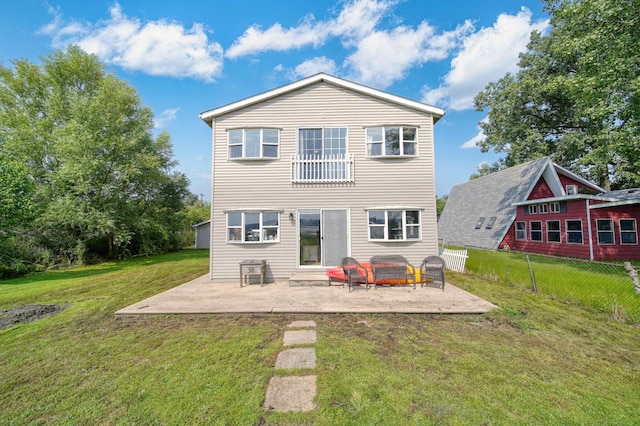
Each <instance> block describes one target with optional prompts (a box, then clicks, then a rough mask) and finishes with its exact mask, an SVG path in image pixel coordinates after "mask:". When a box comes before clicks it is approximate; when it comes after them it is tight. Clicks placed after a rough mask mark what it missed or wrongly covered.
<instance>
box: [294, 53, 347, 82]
mask: <svg viewBox="0 0 640 426" xmlns="http://www.w3.org/2000/svg"><path fill="white" fill-rule="evenodd" d="M337 70H338V66H337V65H336V63H335V61H334V60H333V59H330V58H327V57H326V56H319V57H317V58H312V59H309V60H306V61H304V62H303V63H301V64H300V65H298V66H297V67H295V69H293V70H292V71H291V72H290V73H289V74H290V77H291V78H293V79H297V78H302V77H308V76H310V75H313V74H317V73H319V72H324V73H327V74H331V75H335V74H336V72H337Z"/></svg>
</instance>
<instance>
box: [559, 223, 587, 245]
mask: <svg viewBox="0 0 640 426" xmlns="http://www.w3.org/2000/svg"><path fill="white" fill-rule="evenodd" d="M569 222H580V235H581V239H582V242H579V243H574V242H571V241H569V233H570V232H578V231H570V230H569ZM564 234H565V241H566V242H567V244H576V245H583V244H584V225H583V223H582V219H565V221H564Z"/></svg>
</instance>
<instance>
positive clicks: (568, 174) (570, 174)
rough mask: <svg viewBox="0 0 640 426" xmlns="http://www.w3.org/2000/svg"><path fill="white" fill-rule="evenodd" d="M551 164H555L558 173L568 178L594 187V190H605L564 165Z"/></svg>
mask: <svg viewBox="0 0 640 426" xmlns="http://www.w3.org/2000/svg"><path fill="white" fill-rule="evenodd" d="M553 165H554V166H555V168H556V169H558V170H559V171H560V174H562V175H564V176H566V177H568V178H571V179H573V180H575V181H577V182H579V183H581V184H583V185H585V186H588V187H590V188H592V189H594V190H596V191H598V192H607V191H606V190H605V189H604V188H600V187H599V186H598V185H596V184H594V183H591V182H589V181H588V180H586V179H584V178H581V177H580V176H578V175H577V174H575V173H573V172H571V171H569V170H567V169H565V168H564V167H562V166H559V165H557V164H556V163H553Z"/></svg>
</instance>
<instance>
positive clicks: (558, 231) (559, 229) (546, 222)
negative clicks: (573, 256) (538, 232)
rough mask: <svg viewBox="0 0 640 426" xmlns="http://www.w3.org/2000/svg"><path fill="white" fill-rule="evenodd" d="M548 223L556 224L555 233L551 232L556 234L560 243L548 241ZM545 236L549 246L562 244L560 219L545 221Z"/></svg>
mask: <svg viewBox="0 0 640 426" xmlns="http://www.w3.org/2000/svg"><path fill="white" fill-rule="evenodd" d="M549 222H558V230H557V231H556V230H555V229H554V230H552V231H551V232H557V233H558V236H559V237H560V241H552V240H550V239H549ZM544 225H545V231H546V232H545V234H546V237H547V241H546V242H547V243H550V244H562V221H561V220H560V219H547V220H546V221H545V224H544Z"/></svg>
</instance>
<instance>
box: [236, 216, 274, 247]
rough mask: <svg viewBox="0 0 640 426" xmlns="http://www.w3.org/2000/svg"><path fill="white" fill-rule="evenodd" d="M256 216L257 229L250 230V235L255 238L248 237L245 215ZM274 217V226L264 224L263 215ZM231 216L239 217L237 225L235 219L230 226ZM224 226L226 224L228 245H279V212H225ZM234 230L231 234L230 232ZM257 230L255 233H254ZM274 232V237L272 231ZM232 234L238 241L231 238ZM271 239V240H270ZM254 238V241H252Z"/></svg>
mask: <svg viewBox="0 0 640 426" xmlns="http://www.w3.org/2000/svg"><path fill="white" fill-rule="evenodd" d="M249 214H258V228H254V230H251V233H252V234H253V235H255V236H256V237H257V238H256V237H250V236H249V233H248V232H247V229H246V227H247V223H246V219H247V215H249ZM267 214H269V215H275V217H276V218H277V223H276V225H270V224H269V225H267V224H265V222H266V218H265V215H267ZM231 215H240V224H237V218H236V220H235V221H234V224H233V225H231V224H230V219H231V217H232V216H231ZM226 219H227V220H226V224H227V243H229V244H264V243H269V244H270V243H279V242H280V223H281V220H280V212H279V211H275V210H234V211H228V212H226ZM232 230H234V232H233V233H232V232H231V231H232ZM255 230H257V232H255ZM274 230H275V235H274V234H273V231H274ZM232 234H235V235H237V236H238V237H239V239H235V238H231V236H232ZM272 237H273V238H272ZM252 238H256V239H252Z"/></svg>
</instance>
